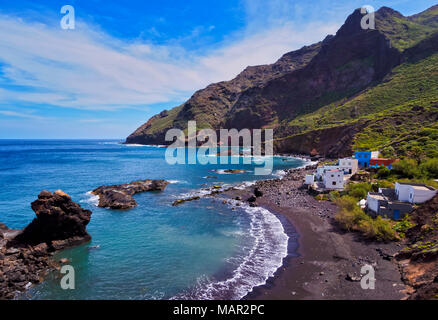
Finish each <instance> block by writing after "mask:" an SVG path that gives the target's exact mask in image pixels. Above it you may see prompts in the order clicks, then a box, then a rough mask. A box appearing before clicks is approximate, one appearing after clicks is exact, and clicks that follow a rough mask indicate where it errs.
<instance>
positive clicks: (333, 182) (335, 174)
mask: <svg viewBox="0 0 438 320" xmlns="http://www.w3.org/2000/svg"><path fill="white" fill-rule="evenodd" d="M323 182H324V187H325V188H326V189H333V190H342V189H344V186H345V180H344V171H342V170H339V169H330V170H327V171H325V172H324V176H323Z"/></svg>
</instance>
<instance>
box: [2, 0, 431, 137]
mask: <svg viewBox="0 0 438 320" xmlns="http://www.w3.org/2000/svg"><path fill="white" fill-rule="evenodd" d="M66 4H69V5H72V6H73V7H74V8H75V17H76V28H75V29H74V30H63V29H61V27H60V20H61V18H62V16H63V15H62V14H61V13H60V9H61V7H62V6H63V5H66ZM434 4H436V3H434V1H425V0H418V1H412V0H409V1H403V0H398V1H397V0H396V1H371V0H369V1H366V2H364V1H356V0H352V1H329V0H315V1H308V0H306V1H304V0H270V1H266V0H234V1H231V0H209V1H198V0H185V1H174V0H172V1H170V0H161V1H148V0H142V1H140V0H138V1H137V0H129V1H127V0H124V1H120V0H112V1H101V0H69V1H67V0H61V1H58V0H45V1H42V0H41V1H36V0H32V1H30V0H24V1H23V0H1V4H0V39H1V41H0V138H3V139H5V138H6V139H7V138H125V137H126V136H127V135H128V134H129V133H131V132H132V131H133V130H134V129H136V128H137V127H138V126H139V125H141V124H142V123H143V122H145V121H146V120H147V119H148V118H150V117H151V116H153V115H154V114H156V113H157V112H160V111H161V110H163V109H169V108H171V107H173V106H177V105H179V104H181V103H182V102H184V101H185V100H186V99H188V98H189V97H190V96H191V95H192V94H193V93H194V92H195V91H196V90H199V89H202V88H204V87H205V86H206V85H208V84H209V83H212V82H217V81H221V80H229V79H231V78H233V77H234V76H235V75H237V74H238V73H239V72H240V71H242V70H243V69H244V68H245V67H246V66H248V65H258V64H266V63H273V62H275V61H276V60H277V59H278V58H279V57H280V56H281V55H282V54H284V53H286V52H288V51H291V50H294V49H298V48H300V47H302V46H303V45H307V44H311V43H314V42H317V41H319V40H322V39H323V38H324V37H325V36H326V35H327V34H333V33H335V32H336V30H337V29H338V28H339V27H340V26H341V25H342V23H343V22H344V20H345V18H346V17H347V16H348V15H349V14H350V13H351V12H352V11H353V10H354V9H355V8H358V7H361V6H363V5H371V6H373V7H374V8H375V9H378V8H379V7H381V6H382V5H386V6H389V7H392V8H394V9H396V10H398V11H400V12H401V13H402V14H404V15H411V14H414V13H417V12H420V11H423V10H425V9H427V8H429V7H431V6H432V5H434Z"/></svg>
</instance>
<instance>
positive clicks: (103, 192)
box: [92, 180, 169, 210]
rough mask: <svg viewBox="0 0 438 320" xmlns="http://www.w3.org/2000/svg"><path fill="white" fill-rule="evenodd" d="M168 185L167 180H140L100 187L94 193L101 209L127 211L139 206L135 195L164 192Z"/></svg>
mask: <svg viewBox="0 0 438 320" xmlns="http://www.w3.org/2000/svg"><path fill="white" fill-rule="evenodd" d="M168 184H169V182H168V181H165V180H138V181H133V182H130V183H127V184H120V185H111V186H100V187H99V188H96V189H94V190H93V191H92V193H93V194H94V195H97V196H99V204H98V206H99V207H101V208H111V209H119V210H126V209H132V208H134V207H136V206H137V201H135V199H134V198H133V197H132V196H133V195H135V194H137V193H140V192H146V191H163V190H164V189H165V188H166V187H167V185H168Z"/></svg>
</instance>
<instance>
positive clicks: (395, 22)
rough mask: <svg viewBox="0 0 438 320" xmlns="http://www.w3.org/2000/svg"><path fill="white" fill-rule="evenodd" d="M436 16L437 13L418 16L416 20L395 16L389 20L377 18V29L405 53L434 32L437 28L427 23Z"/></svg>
mask: <svg viewBox="0 0 438 320" xmlns="http://www.w3.org/2000/svg"><path fill="white" fill-rule="evenodd" d="M436 14H437V13H436V12H435V13H434V12H429V13H428V14H427V15H424V16H423V15H422V16H418V18H417V19H415V20H407V19H406V18H404V17H397V16H395V15H394V16H391V17H389V18H387V19H378V18H377V19H376V28H377V29H378V30H380V31H382V32H383V33H384V34H385V35H386V36H387V37H388V38H389V39H390V40H391V43H392V44H393V46H394V47H395V48H397V49H399V50H400V51H403V50H405V49H407V48H410V47H412V46H414V45H415V44H417V43H418V42H420V41H421V40H424V39H425V38H427V37H428V36H429V35H430V34H432V33H433V32H434V30H435V26H434V25H433V24H428V23H425V22H427V19H428V17H430V16H433V15H436Z"/></svg>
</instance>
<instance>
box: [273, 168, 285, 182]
mask: <svg viewBox="0 0 438 320" xmlns="http://www.w3.org/2000/svg"><path fill="white" fill-rule="evenodd" d="M272 175H273V176H275V177H278V178H280V180H281V179H283V178H284V176H285V175H286V171H284V170H276V171H275V172H274V173H273V174H272Z"/></svg>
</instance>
